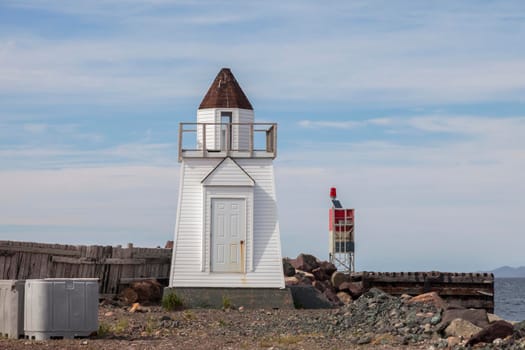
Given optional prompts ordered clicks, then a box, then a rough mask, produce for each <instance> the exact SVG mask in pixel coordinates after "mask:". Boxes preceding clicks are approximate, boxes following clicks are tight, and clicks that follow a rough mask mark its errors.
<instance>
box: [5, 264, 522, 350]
mask: <svg viewBox="0 0 525 350" xmlns="http://www.w3.org/2000/svg"><path fill="white" fill-rule="evenodd" d="M283 268H284V273H285V275H286V283H287V285H288V286H289V287H291V288H294V287H301V286H302V287H308V288H310V289H314V290H315V291H316V293H318V296H319V297H320V298H322V299H323V300H325V301H326V303H327V304H325V305H326V308H323V309H304V308H299V309H293V310H284V309H283V310H271V309H258V310H250V309H247V308H245V307H244V306H242V305H234V304H233V303H228V304H227V305H226V304H225V305H224V307H223V309H222V310H216V309H215V310H214V309H185V308H184V305H180V306H179V307H177V308H176V310H171V311H170V310H166V309H164V308H162V307H161V306H160V303H159V301H160V297H161V292H162V287H161V286H160V284H158V283H157V282H156V281H149V282H148V281H145V282H137V283H135V284H132V285H131V286H130V288H128V289H126V290H124V291H123V292H122V293H121V295H120V297H119V298H118V300H105V301H103V302H102V303H101V304H100V307H99V324H100V327H99V330H98V334H96V335H93V336H92V337H90V338H88V339H76V340H67V339H63V340H47V341H28V340H7V339H0V348H2V349H4V348H5V349H29V348H31V349H49V348H59V349H97V350H100V349H121V348H126V349H156V350H162V349H190V348H191V349H273V350H275V349H429V350H430V349H432V350H435V349H468V348H482V349H525V321H522V322H507V321H505V320H501V319H499V318H498V317H497V316H495V315H493V314H489V313H487V312H486V311H485V310H483V309H466V308H463V307H461V306H459V305H455V304H453V303H447V302H446V301H445V300H443V299H442V298H440V297H439V295H437V294H436V293H426V294H421V295H418V296H409V295H402V296H400V297H396V296H392V295H389V294H387V293H384V292H383V291H381V290H380V289H376V288H372V289H370V290H363V288H362V286H361V285H359V283H352V282H347V281H346V280H345V279H344V278H340V277H341V276H340V275H338V273H337V272H336V269H335V267H334V266H333V265H331V264H330V263H328V262H321V261H319V260H318V259H316V258H315V257H313V256H311V255H306V254H301V255H300V256H298V257H297V258H296V259H284V260H283ZM338 276H339V277H338ZM148 304H149V305H148ZM296 306H300V305H296Z"/></svg>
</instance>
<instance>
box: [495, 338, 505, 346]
mask: <svg viewBox="0 0 525 350" xmlns="http://www.w3.org/2000/svg"><path fill="white" fill-rule="evenodd" d="M492 344H494V345H496V346H500V345H502V344H503V339H501V338H496V339H494V340H493V341H492Z"/></svg>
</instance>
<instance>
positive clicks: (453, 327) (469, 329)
mask: <svg viewBox="0 0 525 350" xmlns="http://www.w3.org/2000/svg"><path fill="white" fill-rule="evenodd" d="M481 330H482V328H480V327H478V326H476V325H474V324H473V323H471V322H469V321H466V320H462V319H461V318H456V319H454V320H452V321H451V322H450V324H449V325H448V326H447V328H445V336H447V337H462V338H463V339H469V338H470V337H472V336H473V335H474V334H476V333H478V332H479V331H481Z"/></svg>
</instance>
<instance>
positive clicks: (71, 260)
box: [51, 256, 96, 265]
mask: <svg viewBox="0 0 525 350" xmlns="http://www.w3.org/2000/svg"><path fill="white" fill-rule="evenodd" d="M51 260H52V261H53V262H55V263H63V264H75V265H95V263H96V262H95V261H91V260H88V259H87V258H70V257H66V256H53V257H52V258H51Z"/></svg>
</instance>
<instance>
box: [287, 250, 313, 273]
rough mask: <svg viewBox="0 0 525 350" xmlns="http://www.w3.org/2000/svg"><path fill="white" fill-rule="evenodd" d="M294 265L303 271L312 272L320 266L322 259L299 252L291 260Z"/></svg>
mask: <svg viewBox="0 0 525 350" xmlns="http://www.w3.org/2000/svg"><path fill="white" fill-rule="evenodd" d="M290 263H291V264H292V266H293V267H294V268H295V269H297V270H301V271H306V272H312V270H314V269H316V268H318V267H319V266H320V261H319V260H318V259H317V258H316V257H315V256H313V255H310V254H299V256H297V258H296V259H293V260H290Z"/></svg>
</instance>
